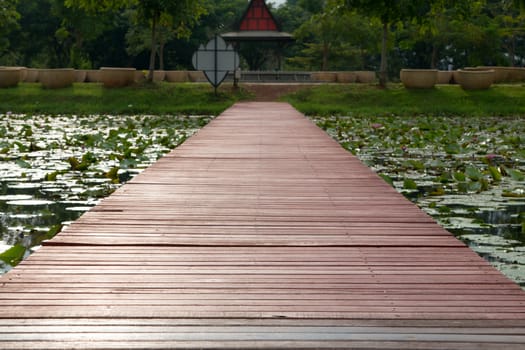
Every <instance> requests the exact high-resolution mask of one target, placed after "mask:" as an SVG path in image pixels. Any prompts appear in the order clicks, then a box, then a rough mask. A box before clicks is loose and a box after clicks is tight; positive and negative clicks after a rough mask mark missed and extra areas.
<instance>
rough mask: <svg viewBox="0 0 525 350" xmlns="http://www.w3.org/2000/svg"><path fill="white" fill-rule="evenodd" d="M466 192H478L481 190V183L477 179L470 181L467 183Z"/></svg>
mask: <svg viewBox="0 0 525 350" xmlns="http://www.w3.org/2000/svg"><path fill="white" fill-rule="evenodd" d="M467 187H468V192H479V191H481V183H480V182H478V181H471V182H469V183H468V185H467Z"/></svg>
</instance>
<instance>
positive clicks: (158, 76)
mask: <svg viewBox="0 0 525 350" xmlns="http://www.w3.org/2000/svg"><path fill="white" fill-rule="evenodd" d="M165 78H166V71H163V70H156V71H154V72H153V81H164V79H165Z"/></svg>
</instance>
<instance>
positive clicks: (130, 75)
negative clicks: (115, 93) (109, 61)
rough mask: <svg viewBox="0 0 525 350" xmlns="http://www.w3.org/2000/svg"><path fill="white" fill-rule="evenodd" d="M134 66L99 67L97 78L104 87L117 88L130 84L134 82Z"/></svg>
mask: <svg viewBox="0 0 525 350" xmlns="http://www.w3.org/2000/svg"><path fill="white" fill-rule="evenodd" d="M135 72H136V69H135V68H114V67H102V68H100V73H99V74H100V75H99V79H100V82H101V83H102V84H104V87H107V88H119V87H124V86H128V85H131V84H133V83H134V82H135Z"/></svg>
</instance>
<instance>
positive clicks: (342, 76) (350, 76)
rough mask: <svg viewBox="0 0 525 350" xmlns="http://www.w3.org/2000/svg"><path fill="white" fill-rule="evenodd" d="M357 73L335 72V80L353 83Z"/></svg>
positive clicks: (342, 82)
mask: <svg viewBox="0 0 525 350" xmlns="http://www.w3.org/2000/svg"><path fill="white" fill-rule="evenodd" d="M356 80H357V75H356V74H355V73H354V72H337V82H338V83H341V84H351V83H355V81H356Z"/></svg>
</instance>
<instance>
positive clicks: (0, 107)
mask: <svg viewBox="0 0 525 350" xmlns="http://www.w3.org/2000/svg"><path fill="white" fill-rule="evenodd" d="M242 98H245V96H244V95H243V93H242V92H235V91H232V88H231V86H226V85H225V86H224V87H223V88H222V89H221V90H220V91H219V94H218V95H217V96H216V95H215V94H214V92H213V89H212V87H211V86H210V85H209V84H168V83H160V84H159V83H157V84H151V85H140V86H134V87H126V88H119V89H106V88H104V87H103V86H102V85H101V84H74V85H73V87H70V88H65V89H57V90H45V89H42V88H41V86H40V84H28V83H24V84H19V85H18V87H16V88H11V89H2V90H0V113H6V112H8V111H10V112H12V113H33V114H34V113H44V114H155V115H164V114H205V115H217V114H219V113H221V112H222V111H223V110H225V109H226V108H228V107H229V106H231V105H232V104H233V103H235V102H236V101H238V100H239V99H242Z"/></svg>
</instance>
